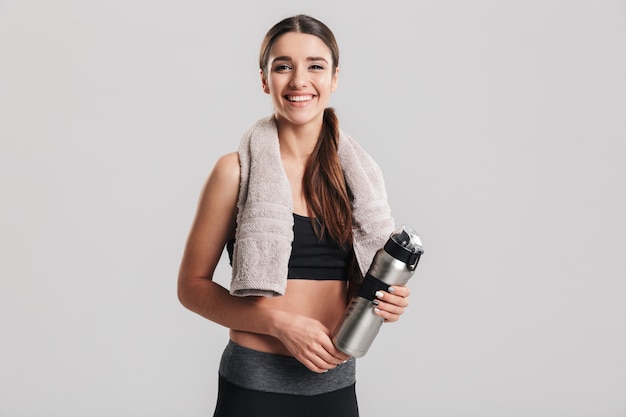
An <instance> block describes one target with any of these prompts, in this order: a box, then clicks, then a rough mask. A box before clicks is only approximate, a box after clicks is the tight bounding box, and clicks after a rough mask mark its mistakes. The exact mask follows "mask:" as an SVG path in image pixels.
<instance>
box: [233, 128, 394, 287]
mask: <svg viewBox="0 0 626 417" xmlns="http://www.w3.org/2000/svg"><path fill="white" fill-rule="evenodd" d="M238 152H239V162H240V164H241V180H240V181H241V182H240V190H239V200H238V203H237V208H238V213H237V230H236V232H235V248H234V252H233V261H232V265H233V276H232V281H231V286H230V293H231V294H232V295H237V296H250V295H261V296H268V297H271V296H278V295H284V294H285V288H286V286H287V265H288V263H289V257H290V255H291V242H292V241H293V200H292V195H291V187H290V185H289V181H288V179H287V176H286V174H285V170H284V168H283V165H282V161H281V158H280V149H279V145H278V131H277V129H276V122H275V120H274V116H270V117H266V118H263V119H261V120H259V121H258V122H256V123H255V124H254V125H253V126H252V127H251V128H250V129H248V131H247V132H246V133H245V134H244V135H243V138H242V139H241V143H240V145H239V151H238ZM337 152H338V155H339V161H340V163H341V167H342V170H343V173H344V176H345V178H346V183H347V184H348V187H349V188H350V191H351V192H352V194H353V196H354V199H353V202H352V217H353V231H352V233H353V246H354V253H355V256H356V259H357V262H358V264H359V268H360V270H361V273H362V275H365V273H366V272H367V270H368V268H369V266H370V264H371V262H372V259H373V258H374V254H375V253H376V251H377V250H378V249H380V248H382V247H383V245H384V244H385V242H386V241H387V239H388V238H389V235H390V234H391V233H392V232H393V230H394V221H393V218H392V217H391V209H390V207H389V204H388V203H387V192H386V190H385V184H384V181H383V177H382V173H381V171H380V168H379V167H378V165H377V164H376V162H375V161H374V160H373V159H372V158H371V157H370V156H369V155H368V154H367V153H366V152H365V151H364V150H363V148H362V147H361V146H360V145H359V144H358V143H357V142H356V141H355V140H354V139H352V138H351V137H350V136H348V135H347V134H345V133H344V132H343V131H340V137H339V143H338V149H337Z"/></svg>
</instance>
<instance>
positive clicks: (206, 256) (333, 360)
mask: <svg viewBox="0 0 626 417" xmlns="http://www.w3.org/2000/svg"><path fill="white" fill-rule="evenodd" d="M239 176H240V173H239V159H238V155H237V154H236V153H231V154H227V155H224V156H223V157H221V158H220V159H219V160H218V161H217V163H216V165H215V167H214V168H213V171H212V172H211V174H210V175H209V177H208V179H207V181H206V183H205V186H204V189H203V191H202V194H201V197H200V201H199V203H198V208H197V213H196V216H195V219H194V221H193V224H192V227H191V231H190V233H189V237H188V238H187V243H186V245H185V251H184V254H183V259H182V262H181V265H180V270H179V274H178V298H179V300H180V302H181V303H182V304H183V305H184V306H185V307H186V308H188V309H189V310H191V311H193V312H195V313H197V314H199V315H201V316H202V317H205V318H207V319H209V320H211V321H213V322H215V323H218V324H221V325H222V326H225V327H228V328H230V329H233V330H239V331H245V332H250V333H258V334H266V335H270V336H273V337H275V338H277V339H279V340H280V341H281V342H282V343H283V344H284V345H285V346H286V347H287V349H288V350H289V351H290V352H291V353H292V354H293V355H294V356H295V357H296V358H297V359H298V360H299V361H300V362H302V363H303V364H305V365H306V366H307V367H308V368H309V369H311V370H312V371H314V372H323V371H325V370H327V369H331V368H334V367H335V366H336V365H337V364H338V363H341V362H342V361H343V360H345V359H346V358H347V356H345V355H344V354H342V353H341V352H339V351H338V350H337V349H336V348H335V347H334V345H333V344H332V341H331V340H330V337H329V330H328V329H326V328H325V327H324V326H323V325H322V324H321V323H320V322H319V321H318V320H314V319H312V318H308V317H305V316H300V315H294V314H292V313H289V312H286V311H282V310H279V309H276V308H272V307H271V306H269V305H268V304H269V303H267V302H264V301H267V300H265V298H264V297H235V296H231V295H230V293H229V292H228V290H227V289H226V288H224V287H222V286H221V285H219V284H218V283H216V282H214V281H213V273H214V272H215V268H216V266H217V263H218V261H219V259H220V257H221V255H222V252H223V251H224V246H225V245H226V242H227V241H228V240H229V239H231V238H232V237H233V236H234V233H235V222H236V216H237V198H238V195H239Z"/></svg>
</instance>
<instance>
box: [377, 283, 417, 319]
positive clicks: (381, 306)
mask: <svg viewBox="0 0 626 417" xmlns="http://www.w3.org/2000/svg"><path fill="white" fill-rule="evenodd" d="M410 294H411V291H410V290H409V287H406V286H400V285H392V286H391V287H389V291H377V292H376V299H375V300H374V301H373V304H374V312H376V314H378V315H379V316H381V317H382V318H384V319H385V321H386V322H394V321H398V319H399V318H400V316H401V315H402V313H404V309H405V308H406V307H407V306H408V305H409V300H408V297H409V295H410Z"/></svg>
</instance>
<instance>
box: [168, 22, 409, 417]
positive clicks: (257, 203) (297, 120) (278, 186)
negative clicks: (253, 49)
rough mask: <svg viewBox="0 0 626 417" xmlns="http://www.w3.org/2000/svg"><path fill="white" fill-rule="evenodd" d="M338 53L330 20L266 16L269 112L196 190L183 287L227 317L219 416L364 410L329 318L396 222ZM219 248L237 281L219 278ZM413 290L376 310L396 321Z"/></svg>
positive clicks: (339, 310)
mask: <svg viewBox="0 0 626 417" xmlns="http://www.w3.org/2000/svg"><path fill="white" fill-rule="evenodd" d="M338 63H339V49H338V47H337V42H336V40H335V37H334V35H333V34H332V32H331V31H330V29H329V28H328V27H326V25H324V24H323V23H322V22H320V21H318V20H316V19H314V18H312V17H309V16H304V15H298V16H294V17H291V18H287V19H284V20H282V21H281V22H279V23H277V24H276V25H275V26H274V27H272V28H271V29H270V30H269V32H268V33H267V35H266V37H265V39H264V41H263V43H262V46H261V52H260V58H259V69H260V75H261V85H262V88H263V91H264V92H265V93H266V94H268V95H270V97H271V99H272V102H273V104H274V113H273V114H272V115H271V116H269V117H266V118H263V119H261V120H259V121H258V122H257V123H255V124H254V125H253V126H252V127H251V128H250V129H249V130H248V132H247V133H246V134H245V135H244V137H243V138H242V141H241V143H240V146H239V150H238V151H237V152H233V153H230V154H227V155H224V156H222V157H221V158H220V159H219V160H218V162H217V164H216V166H215V167H214V168H213V170H212V172H211V174H210V175H209V177H208V179H207V182H206V185H205V187H204V190H203V192H202V195H201V197H200V202H199V205H198V210H197V213H196V218H195V220H194V223H193V225H192V228H191V231H190V233H189V237H188V240H187V244H186V248H185V252H184V255H183V259H182V262H181V266H180V271H179V281H178V282H179V284H178V294H179V298H180V301H181V302H182V303H183V305H185V306H186V307H187V308H189V309H190V310H192V311H194V312H196V313H198V314H200V315H201V316H203V317H205V318H207V319H209V320H211V321H213V322H216V323H218V324H221V325H223V326H226V327H228V328H229V329H230V340H229V341H228V343H227V346H226V348H225V350H224V353H223V356H222V360H221V363H220V368H219V392H218V400H217V406H216V410H215V414H214V416H216V417H221V416H246V417H254V416H267V415H272V416H276V417H281V416H295V415H308V416H311V417H314V416H329V415H341V416H345V417H349V416H358V406H357V401H356V392H355V381H356V376H355V373H356V372H355V360H354V359H352V358H350V357H348V355H346V354H345V353H343V352H341V351H340V350H338V349H337V348H336V347H335V346H334V345H333V342H332V330H333V329H334V328H335V326H336V325H337V324H338V323H339V321H340V320H341V318H342V317H343V314H344V311H345V309H346V307H347V301H348V300H349V298H350V297H349V295H350V294H351V293H352V292H353V291H356V289H357V288H358V286H359V285H360V282H361V280H362V277H363V275H364V273H365V272H366V271H367V268H368V267H369V263H370V262H371V260H372V258H373V255H374V253H375V252H376V251H377V250H378V249H379V248H380V247H382V245H383V244H384V242H385V241H386V240H387V238H388V236H389V234H390V233H391V231H393V229H394V228H395V225H394V223H393V219H392V217H391V210H390V208H389V205H388V203H387V199H386V191H385V187H384V183H383V180H382V175H381V172H380V169H379V167H378V165H376V163H375V162H374V161H373V159H372V158H371V157H370V156H369V155H367V154H366V153H365V152H364V151H363V149H362V148H361V147H360V146H359V145H358V143H357V142H356V141H354V139H352V138H351V137H350V136H348V135H347V134H346V133H345V132H343V131H342V130H341V129H340V128H339V123H338V119H337V117H336V115H335V112H334V111H333V110H332V109H331V108H329V107H328V103H329V101H330V97H331V94H332V92H333V91H335V90H336V88H337V81H338V74H339V68H338ZM372 190H375V191H376V192H375V193H372ZM225 247H226V248H227V250H228V254H229V256H230V259H231V264H232V267H233V277H232V281H231V285H230V289H229V290H227V289H226V288H224V287H222V286H220V285H219V284H217V283H216V282H214V281H213V279H212V278H213V273H214V271H215V268H216V266H217V263H218V261H219V258H220V256H221V254H222V252H223V250H224V248H225ZM408 295H409V290H408V289H407V288H406V287H404V286H394V287H390V288H389V290H388V291H382V292H380V294H379V298H378V299H377V300H375V301H374V302H373V303H372V309H373V310H374V311H375V313H376V314H378V315H380V316H381V317H383V318H384V319H385V320H386V321H396V320H398V318H399V316H400V315H401V314H402V313H403V311H404V309H405V307H406V306H407V305H408V301H407V297H408Z"/></svg>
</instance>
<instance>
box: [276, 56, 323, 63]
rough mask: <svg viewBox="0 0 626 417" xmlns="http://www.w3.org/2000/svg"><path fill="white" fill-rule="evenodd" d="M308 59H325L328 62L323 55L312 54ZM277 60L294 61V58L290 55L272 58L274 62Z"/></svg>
mask: <svg viewBox="0 0 626 417" xmlns="http://www.w3.org/2000/svg"><path fill="white" fill-rule="evenodd" d="M306 60H307V61H324V62H326V63H327V64H328V61H327V60H326V58H324V57H323V56H310V57H307V59H306ZM276 61H292V59H291V57H290V56H277V57H276V58H274V59H273V60H272V63H274V62H276Z"/></svg>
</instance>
